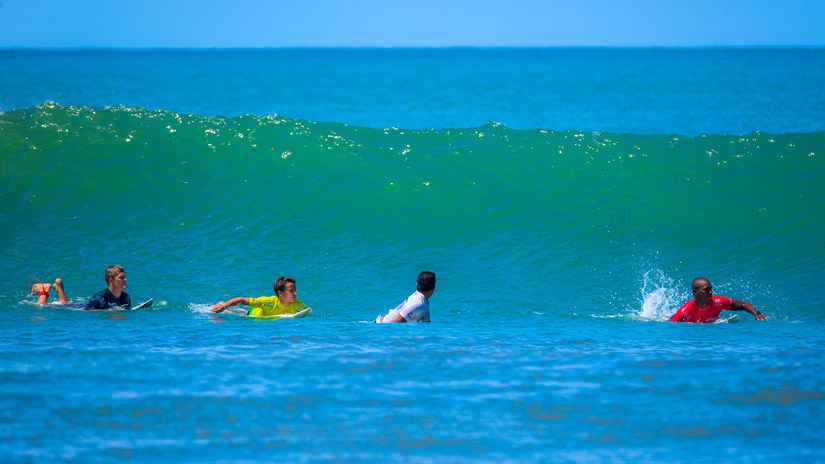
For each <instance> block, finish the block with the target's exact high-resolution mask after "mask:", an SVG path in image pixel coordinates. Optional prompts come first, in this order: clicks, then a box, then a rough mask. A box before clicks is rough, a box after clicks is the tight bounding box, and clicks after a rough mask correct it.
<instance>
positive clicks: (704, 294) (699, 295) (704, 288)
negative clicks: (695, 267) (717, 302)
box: [693, 277, 713, 303]
mask: <svg viewBox="0 0 825 464" xmlns="http://www.w3.org/2000/svg"><path fill="white" fill-rule="evenodd" d="M712 296H713V285H712V284H711V283H710V280H708V279H706V278H704V277H697V278H695V279H693V298H694V299H695V300H696V302H697V303H701V302H707V301H710V297H712Z"/></svg>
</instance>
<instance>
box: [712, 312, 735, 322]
mask: <svg viewBox="0 0 825 464" xmlns="http://www.w3.org/2000/svg"><path fill="white" fill-rule="evenodd" d="M734 322H739V315H738V314H734V315H733V316H731V317H728V318H724V317H720V318H719V319H716V321H714V324H732V323H734Z"/></svg>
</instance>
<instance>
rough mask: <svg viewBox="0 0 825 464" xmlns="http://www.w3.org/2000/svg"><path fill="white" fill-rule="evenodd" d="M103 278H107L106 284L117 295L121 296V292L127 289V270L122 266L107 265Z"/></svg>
mask: <svg viewBox="0 0 825 464" xmlns="http://www.w3.org/2000/svg"><path fill="white" fill-rule="evenodd" d="M103 278H104V279H106V285H108V286H109V290H110V291H111V292H112V293H114V294H115V296H120V292H122V291H123V290H125V289H126V271H124V270H123V268H122V267H120V266H109V267H107V268H106V272H105V273H104V274H103Z"/></svg>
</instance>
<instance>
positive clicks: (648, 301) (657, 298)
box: [638, 269, 689, 321]
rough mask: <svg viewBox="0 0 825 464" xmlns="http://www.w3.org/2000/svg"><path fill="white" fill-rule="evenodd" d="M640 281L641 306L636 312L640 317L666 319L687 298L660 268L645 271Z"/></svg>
mask: <svg viewBox="0 0 825 464" xmlns="http://www.w3.org/2000/svg"><path fill="white" fill-rule="evenodd" d="M642 282H643V283H642V308H641V310H640V311H639V313H638V314H639V316H640V317H642V318H645V319H653V320H657V321H666V320H668V319H669V318H670V316H672V315H673V313H674V312H675V311H676V309H678V308H679V306H681V304H682V303H683V302H684V301H687V299H686V298H689V297H686V296H685V295H682V294H681V293H680V292H679V290H677V284H676V282H675V281H674V280H673V279H672V278H671V277H670V276H668V275H667V274H665V273H664V272H662V271H661V270H660V269H652V270H649V271H647V272H645V274H644V276H643V280H642Z"/></svg>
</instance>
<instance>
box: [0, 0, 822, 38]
mask: <svg viewBox="0 0 825 464" xmlns="http://www.w3.org/2000/svg"><path fill="white" fill-rule="evenodd" d="M742 45H744V46H794V45H802V46H825V0H763V1H760V0H684V1H683V0H675V1H668V0H624V1H623V0H616V1H606V0H570V1H567V0H564V1H559V0H546V1H540V0H506V1H502V0H475V1H471V0H418V1H407V0H383V1H381V0H350V1H344V0H340V1H332V0H290V1H280V0H271V1H264V0H226V1H216V0H200V1H196V0H141V1H138V0H0V47H3V48H6V47H444V46H505V47H509V46H527V47H530V46H630V47H634V46H742Z"/></svg>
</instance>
